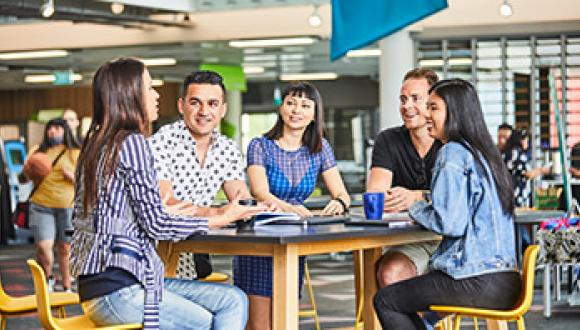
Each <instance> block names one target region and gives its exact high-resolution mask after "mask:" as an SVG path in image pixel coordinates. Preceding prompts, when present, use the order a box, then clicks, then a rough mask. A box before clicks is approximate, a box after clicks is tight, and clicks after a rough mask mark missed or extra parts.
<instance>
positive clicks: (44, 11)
mask: <svg viewBox="0 0 580 330" xmlns="http://www.w3.org/2000/svg"><path fill="white" fill-rule="evenodd" d="M40 14H41V15H42V17H44V18H48V17H50V16H52V15H53V14H54V0H46V1H45V2H44V3H43V4H42V6H40Z"/></svg>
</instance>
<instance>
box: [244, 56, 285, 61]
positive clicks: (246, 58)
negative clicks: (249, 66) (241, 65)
mask: <svg viewBox="0 0 580 330" xmlns="http://www.w3.org/2000/svg"><path fill="white" fill-rule="evenodd" d="M277 59H278V57H277V56H276V55H275V54H264V55H247V56H244V62H261V61H275V60H277Z"/></svg>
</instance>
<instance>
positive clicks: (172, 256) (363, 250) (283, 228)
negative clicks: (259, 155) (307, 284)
mask: <svg viewBox="0 0 580 330" xmlns="http://www.w3.org/2000/svg"><path fill="white" fill-rule="evenodd" d="M438 239H439V236H438V235H435V234H434V233H432V232H429V231H426V230H423V229H420V228H419V227H418V226H412V227H407V228H392V229H391V228H388V227H382V226H345V225H343V224H331V225H310V226H306V227H305V226H299V225H268V226H262V227H257V228H256V229H255V230H254V231H252V232H240V233H238V232H236V230H235V229H220V230H211V231H210V232H209V234H208V235H205V236H193V237H191V238H190V239H188V240H185V241H179V242H169V241H164V242H160V246H159V248H158V251H159V255H160V256H161V258H162V259H163V261H164V263H165V270H166V276H173V275H174V274H175V268H176V266H177V261H178V259H179V253H180V252H196V253H214V254H229V255H254V256H271V257H273V272H274V274H273V296H272V326H273V329H278V330H282V329H284V330H296V329H298V256H303V255H312V254H323V253H331V252H340V251H360V252H359V253H360V255H362V258H361V259H362V269H361V270H360V273H361V274H360V275H359V274H357V276H356V277H355V281H356V282H355V283H357V288H359V289H361V290H363V291H364V302H363V319H364V324H365V329H379V328H380V325H379V323H378V320H377V319H376V315H375V313H374V310H373V304H372V298H373V295H374V294H375V292H376V291H377V287H376V277H375V262H376V261H377V260H378V258H379V257H380V255H381V252H382V251H381V249H382V247H383V246H394V245H402V244H407V243H414V242H424V241H433V240H438ZM355 259H356V258H355ZM357 264H358V262H355V268H356V266H357ZM355 273H358V272H355ZM361 279H362V281H361ZM360 283H364V287H363V288H360V287H359V284H360Z"/></svg>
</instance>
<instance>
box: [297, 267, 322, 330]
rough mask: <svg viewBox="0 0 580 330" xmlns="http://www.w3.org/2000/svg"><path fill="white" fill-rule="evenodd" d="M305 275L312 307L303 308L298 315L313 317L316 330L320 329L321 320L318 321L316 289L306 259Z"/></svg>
mask: <svg viewBox="0 0 580 330" xmlns="http://www.w3.org/2000/svg"><path fill="white" fill-rule="evenodd" d="M304 277H305V280H306V287H307V288H308V298H309V299H310V309H302V310H300V311H298V317H313V318H314V324H315V325H316V330H320V322H319V321H318V311H317V310H316V300H315V299H314V290H312V282H311V281H310V271H309V270H308V262H306V260H305V261H304Z"/></svg>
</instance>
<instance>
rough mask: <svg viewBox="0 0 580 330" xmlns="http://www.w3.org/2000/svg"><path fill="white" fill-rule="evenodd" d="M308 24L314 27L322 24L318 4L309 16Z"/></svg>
mask: <svg viewBox="0 0 580 330" xmlns="http://www.w3.org/2000/svg"><path fill="white" fill-rule="evenodd" d="M308 24H309V25H310V26H312V27H313V28H317V27H320V25H322V17H320V14H319V13H318V6H314V11H313V12H312V14H310V17H308Z"/></svg>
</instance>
